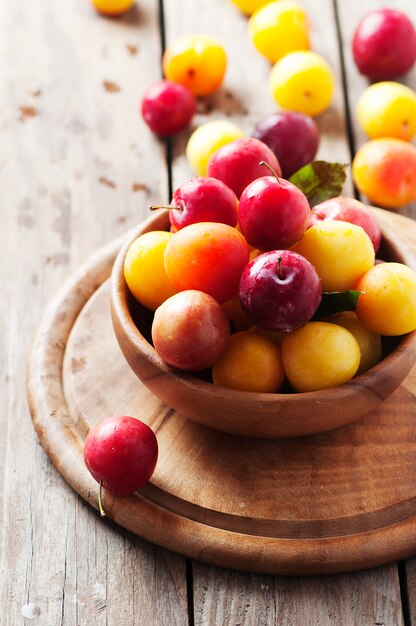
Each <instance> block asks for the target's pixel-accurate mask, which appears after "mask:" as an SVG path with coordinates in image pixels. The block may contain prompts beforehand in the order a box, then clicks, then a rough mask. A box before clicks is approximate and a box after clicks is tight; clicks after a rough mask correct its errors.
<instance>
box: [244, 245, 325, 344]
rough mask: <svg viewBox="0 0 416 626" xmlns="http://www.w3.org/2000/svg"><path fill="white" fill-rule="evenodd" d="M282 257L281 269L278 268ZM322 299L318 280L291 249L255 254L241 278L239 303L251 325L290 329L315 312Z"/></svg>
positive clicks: (304, 322) (311, 266)
mask: <svg viewBox="0 0 416 626" xmlns="http://www.w3.org/2000/svg"><path fill="white" fill-rule="evenodd" d="M279 259H281V270H279ZM321 299H322V286H321V280H320V278H319V276H318V274H317V272H316V270H315V268H314V267H313V265H312V264H311V263H309V261H308V260H307V259H305V258H304V257H303V256H301V255H300V254H297V253H296V252H292V251H291V250H273V251H271V252H266V253H264V254H261V255H260V256H258V257H256V258H255V259H254V260H253V261H251V262H250V263H249V264H248V265H247V267H246V268H245V270H244V272H243V274H242V276H241V281H240V302H241V306H242V308H243V311H244V312H245V314H246V315H247V316H248V317H249V318H250V319H251V320H252V321H253V324H256V325H257V326H261V327H262V328H265V329H267V330H278V331H280V332H289V331H292V330H295V329H296V328H299V327H300V326H303V325H304V324H306V322H308V321H309V320H310V319H311V318H312V316H313V315H314V313H315V311H316V309H317V308H318V306H319V303H320V302H321Z"/></svg>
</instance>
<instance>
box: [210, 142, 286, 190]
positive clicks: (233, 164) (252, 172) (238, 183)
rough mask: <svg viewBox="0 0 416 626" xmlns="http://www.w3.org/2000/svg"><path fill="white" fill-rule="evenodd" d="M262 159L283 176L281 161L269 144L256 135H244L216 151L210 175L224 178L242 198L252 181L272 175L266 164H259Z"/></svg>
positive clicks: (211, 161)
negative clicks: (255, 136)
mask: <svg viewBox="0 0 416 626" xmlns="http://www.w3.org/2000/svg"><path fill="white" fill-rule="evenodd" d="M260 161H265V162H266V163H268V164H269V165H270V167H272V168H273V169H274V171H275V172H276V174H277V175H278V176H281V175H282V171H281V169H280V164H279V161H278V160H277V158H276V156H275V154H274V153H273V152H272V151H271V150H270V148H269V147H268V146H266V145H265V144H264V143H263V142H262V141H259V140H258V139H254V138H253V137H242V138H241V139H236V140H235V141H231V142H230V143H228V144H226V145H225V146H222V148H219V150H217V151H216V152H214V154H213V155H212V156H211V158H210V160H209V161H208V176H212V177H213V178H218V180H222V181H223V183H225V184H226V185H227V186H228V187H230V189H232V190H233V191H234V193H235V195H236V196H237V198H239V197H240V196H241V194H242V192H243V191H244V189H245V188H246V187H247V185H249V184H250V183H252V182H253V180H256V179H257V178H261V177H262V176H268V175H269V174H270V170H269V169H268V168H267V167H266V166H265V165H259V163H260Z"/></svg>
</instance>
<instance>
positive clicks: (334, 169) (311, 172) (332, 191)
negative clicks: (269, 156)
mask: <svg viewBox="0 0 416 626" xmlns="http://www.w3.org/2000/svg"><path fill="white" fill-rule="evenodd" d="M347 167H348V164H346V163H329V162H328V161H312V163H308V165H304V167H301V168H300V170H298V171H297V172H295V173H294V174H292V176H291V177H290V178H289V180H290V182H291V183H293V184H294V185H296V187H298V188H299V189H300V190H301V191H303V193H304V194H305V196H306V197H307V198H308V201H309V204H310V206H311V208H312V207H314V206H315V205H316V204H319V203H320V202H323V201H324V200H329V199H330V198H335V197H336V196H339V195H340V194H341V191H342V188H343V186H344V183H345V179H346V177H347V174H346V169H347Z"/></svg>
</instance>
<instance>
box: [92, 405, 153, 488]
mask: <svg viewBox="0 0 416 626" xmlns="http://www.w3.org/2000/svg"><path fill="white" fill-rule="evenodd" d="M157 457H158V445H157V439H156V436H155V434H154V432H153V431H152V429H151V428H150V427H149V426H148V425H147V424H145V423H144V422H141V421H140V420H138V419H136V418H134V417H130V416H127V415H122V416H114V417H108V418H106V419H104V420H102V421H101V422H98V424H96V425H95V426H94V427H93V428H92V429H91V430H90V431H89V433H88V435H87V437H86V439H85V443H84V460H85V464H86V466H87V467H88V469H89V471H90V472H91V474H92V476H93V477H94V478H95V480H96V481H97V482H101V481H102V484H103V486H104V487H105V488H106V489H108V491H111V492H112V493H115V494H117V495H128V494H130V493H134V492H135V491H137V490H138V489H140V488H141V487H143V486H144V485H145V484H146V483H147V482H148V481H149V480H150V478H151V476H152V474H153V472H154V469H155V467H156V462H157Z"/></svg>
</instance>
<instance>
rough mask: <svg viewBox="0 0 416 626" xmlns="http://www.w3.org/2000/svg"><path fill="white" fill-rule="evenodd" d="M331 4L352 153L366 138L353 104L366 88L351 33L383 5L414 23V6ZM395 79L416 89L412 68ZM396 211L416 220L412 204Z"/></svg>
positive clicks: (404, 0) (403, 1) (405, 2)
mask: <svg viewBox="0 0 416 626" xmlns="http://www.w3.org/2000/svg"><path fill="white" fill-rule="evenodd" d="M335 3H336V5H337V10H338V14H339V21H340V27H341V34H342V44H343V50H344V60H345V73H346V82H347V90H348V100H349V106H350V118H351V123H352V129H351V130H352V135H353V139H354V147H355V151H358V150H359V148H360V147H361V146H362V145H363V144H364V143H365V142H366V141H368V137H367V136H366V134H365V133H364V131H363V130H362V128H361V127H360V125H359V124H358V120H357V102H358V99H359V97H360V95H361V94H362V92H363V91H364V89H365V88H366V87H368V85H369V82H368V80H367V79H366V78H365V77H364V76H362V75H361V74H360V73H359V71H358V69H357V67H356V65H355V63H354V59H353V55H352V47H351V42H352V38H353V35H354V31H355V29H356V27H357V26H358V23H359V22H360V20H361V19H362V18H363V17H364V15H366V14H367V13H369V12H370V11H373V10H375V9H379V8H383V7H385V6H389V7H391V8H394V9H397V10H399V11H403V12H404V13H405V14H406V15H408V16H409V18H410V19H411V20H412V21H413V23H416V4H415V3H414V1H413V0H397V1H396V2H394V4H393V3H391V4H390V5H386V4H385V3H381V2H380V0H366V2H360V0H353V1H350V2H342V0H335ZM396 80H397V81H398V82H401V83H404V84H406V85H408V86H409V87H411V88H412V89H416V69H415V68H413V69H412V70H410V71H409V72H408V73H407V74H405V75H404V76H401V77H399V78H397V79H396ZM397 212H398V213H401V214H402V215H407V216H408V217H413V218H414V217H416V202H415V203H413V204H412V205H410V206H406V207H402V208H400V209H397Z"/></svg>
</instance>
